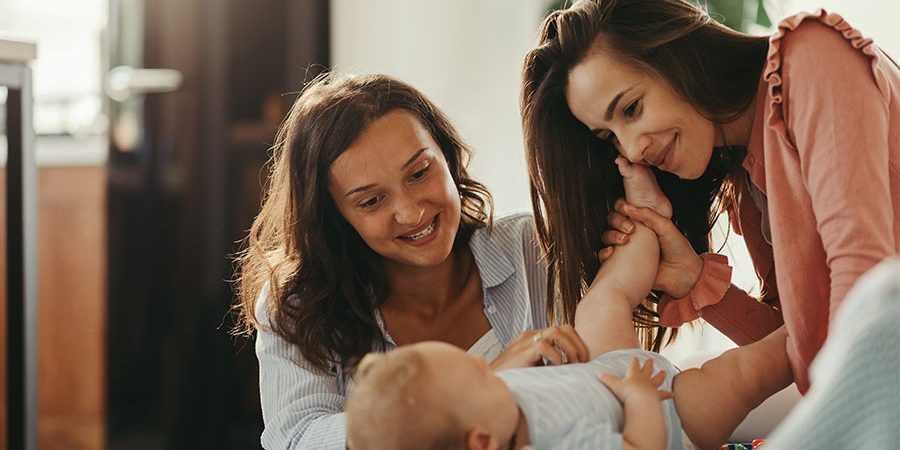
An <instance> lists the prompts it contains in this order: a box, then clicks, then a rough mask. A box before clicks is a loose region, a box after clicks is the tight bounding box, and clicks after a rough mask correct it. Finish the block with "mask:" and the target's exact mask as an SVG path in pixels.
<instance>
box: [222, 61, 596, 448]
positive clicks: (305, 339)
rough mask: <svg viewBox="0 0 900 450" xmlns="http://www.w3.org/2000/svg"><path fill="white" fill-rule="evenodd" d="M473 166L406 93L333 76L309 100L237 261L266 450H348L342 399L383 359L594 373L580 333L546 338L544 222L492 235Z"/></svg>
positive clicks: (393, 85)
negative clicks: (370, 359)
mask: <svg viewBox="0 0 900 450" xmlns="http://www.w3.org/2000/svg"><path fill="white" fill-rule="evenodd" d="M469 154H470V152H469V149H468V148H467V147H466V146H465V145H464V144H463V143H462V141H461V139H460V138H459V136H458V135H457V133H456V131H455V130H454V129H453V127H452V126H451V124H450V122H449V120H448V119H447V118H446V117H445V116H444V115H443V113H441V111H440V110H439V109H438V108H437V107H436V106H435V105H434V104H432V103H431V102H430V101H429V100H428V99H427V98H425V97H424V96H423V95H422V94H421V93H420V92H419V91H417V90H416V89H415V88H413V87H412V86H410V85H408V84H406V83H403V82H401V81H399V80H396V79H392V78H389V77H386V76H382V75H359V76H350V77H342V76H337V75H326V76H323V77H320V78H319V79H317V80H314V81H313V82H311V83H310V84H308V85H307V86H306V88H305V89H304V90H303V93H302V94H301V95H300V96H299V97H298V98H297V100H296V102H295V103H294V106H293V108H292V110H291V112H290V113H289V114H288V117H287V118H286V119H285V121H284V123H283V124H282V127H281V130H280V132H279V136H278V140H277V144H276V146H275V149H274V157H273V161H272V173H271V175H270V178H269V181H268V187H267V190H268V191H267V194H266V198H265V201H264V203H263V206H262V210H261V212H260V214H259V216H258V217H257V218H256V220H255V221H254V223H253V227H252V229H251V231H250V236H249V238H248V243H247V248H246V250H245V252H244V253H243V254H242V255H241V257H240V260H239V264H240V284H239V287H240V299H241V304H240V306H239V308H240V310H241V312H242V314H243V316H244V318H245V321H244V329H243V331H245V332H247V333H253V332H255V333H256V354H257V357H258V358H259V366H260V372H259V377H260V392H261V400H262V412H263V421H264V422H265V431H264V432H263V435H262V444H263V447H266V448H280V449H283V448H308V449H344V448H345V447H346V444H345V434H346V433H345V421H346V419H345V414H344V412H343V408H344V398H345V396H346V394H347V392H348V386H349V385H350V384H351V383H352V375H353V373H354V371H355V368H356V366H357V364H358V363H359V360H360V358H362V356H363V355H365V354H366V353H368V352H370V351H373V350H374V351H389V350H393V349H395V348H396V347H398V346H401V345H405V344H410V343H415V342H421V341H425V340H437V341H442V342H445V343H448V344H450V345H453V346H456V347H459V348H462V349H467V350H468V351H469V353H472V354H475V355H478V356H481V357H483V358H485V359H486V360H488V361H491V367H492V368H493V369H495V370H496V369H501V368H512V367H526V366H532V365H537V364H541V363H542V362H543V361H544V360H547V361H550V362H552V363H554V364H562V363H564V362H579V361H584V360H586V359H587V357H588V355H587V349H586V347H585V346H584V344H583V342H582V341H581V339H580V338H579V337H578V335H577V334H576V333H575V331H574V328H572V327H569V326H559V327H556V326H554V327H547V319H546V317H547V316H546V315H545V314H546V301H545V298H546V297H545V296H546V292H547V290H546V289H547V286H546V266H545V265H544V264H543V260H542V256H541V252H540V249H539V248H538V247H537V240H536V238H535V236H534V232H533V222H532V220H531V216H530V215H527V214H517V215H510V216H506V217H499V218H497V219H496V220H492V216H491V209H490V208H491V196H490V194H489V193H488V192H487V191H486V190H485V188H484V186H483V185H481V184H480V183H479V182H477V181H475V180H473V179H472V178H471V177H470V176H469V174H468V172H467V169H466V167H467V163H468V159H469ZM534 329H540V330H539V331H534ZM374 413H376V412H374V411H373V414H374Z"/></svg>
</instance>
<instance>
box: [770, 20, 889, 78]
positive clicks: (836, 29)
mask: <svg viewBox="0 0 900 450" xmlns="http://www.w3.org/2000/svg"><path fill="white" fill-rule="evenodd" d="M884 58H885V54H884V53H883V52H882V51H881V50H880V49H878V48H877V47H876V46H875V45H874V43H873V41H872V39H869V38H866V37H864V36H863V34H862V33H861V32H860V31H859V30H857V29H856V28H854V27H853V26H852V25H850V23H849V22H847V21H846V20H844V18H843V17H842V16H841V15H840V14H836V13H832V12H828V11H826V10H824V9H819V10H818V11H816V12H814V13H808V12H804V13H799V14H795V15H793V16H790V17H788V18H786V19H784V20H782V21H781V22H780V23H779V24H778V27H777V28H776V31H775V33H774V34H773V35H772V36H771V37H770V38H769V52H768V56H767V59H766V67H765V71H764V72H763V78H765V79H766V80H768V81H769V83H770V84H773V85H776V86H777V85H780V84H782V81H787V79H788V78H791V77H807V76H809V77H822V76H829V75H831V76H839V75H838V74H837V73H835V71H834V70H830V69H833V68H835V67H841V66H843V65H846V64H847V63H848V62H850V60H854V59H855V60H857V61H858V62H861V63H868V62H871V64H870V67H872V69H873V70H876V71H877V70H878V69H877V68H878V67H879V64H880V62H881V60H882V59H884ZM783 78H784V80H783ZM876 78H877V77H876Z"/></svg>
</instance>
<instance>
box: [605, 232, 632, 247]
mask: <svg viewBox="0 0 900 450" xmlns="http://www.w3.org/2000/svg"><path fill="white" fill-rule="evenodd" d="M600 241H601V242H603V243H604V244H606V245H622V244H624V243H626V242H628V235H627V234H625V233H622V232H620V231H616V230H609V231H606V232H604V233H603V234H602V235H601V236H600Z"/></svg>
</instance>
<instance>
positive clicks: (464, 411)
mask: <svg viewBox="0 0 900 450" xmlns="http://www.w3.org/2000/svg"><path fill="white" fill-rule="evenodd" d="M616 164H617V165H618V167H619V171H620V173H621V174H622V176H623V178H624V183H625V192H626V199H627V200H628V202H629V203H632V204H635V205H637V206H648V207H651V208H654V209H655V210H656V211H657V212H659V213H660V214H664V215H667V216H671V205H670V204H669V202H668V200H667V199H666V197H665V196H664V195H663V194H662V192H660V191H659V187H658V186H657V184H656V180H655V178H654V177H653V174H652V172H650V170H649V169H648V168H647V167H644V166H640V165H634V164H630V163H628V162H627V161H626V160H625V159H624V158H619V159H617V160H616ZM658 262H659V247H658V243H657V239H656V236H655V235H654V234H653V232H652V231H651V230H649V229H647V228H645V227H643V226H641V225H638V229H637V230H635V232H634V233H633V234H632V237H631V242H630V243H629V244H628V245H626V246H622V247H620V248H618V249H616V252H615V253H614V254H613V256H612V257H611V258H610V259H609V260H607V262H605V263H604V264H603V266H602V267H601V268H600V271H599V272H598V273H597V276H596V277H595V278H594V280H593V282H592V284H591V286H590V287H589V288H588V290H587V292H586V293H585V295H584V297H583V299H582V300H581V302H580V303H579V305H578V307H577V309H576V313H575V329H576V330H577V331H578V333H579V334H580V335H581V337H582V339H583V340H584V342H585V344H586V345H587V346H588V349H589V350H590V353H591V361H589V362H587V363H579V364H569V365H563V366H552V367H534V368H527V369H514V370H507V371H503V372H500V373H496V374H495V373H492V372H491V371H490V370H489V369H488V366H487V364H486V363H485V361H484V360H483V359H481V358H478V357H473V356H470V355H468V354H466V353H465V351H463V350H461V349H459V348H456V347H454V346H451V345H448V344H444V343H439V342H424V343H419V344H414V345H409V346H405V347H401V348H399V349H397V350H395V351H393V352H390V353H383V354H374V353H373V354H369V355H367V356H366V357H365V358H364V359H363V361H362V362H361V363H360V365H359V368H358V372H357V377H358V379H357V384H356V386H355V388H354V390H353V391H352V392H351V393H350V397H349V399H348V401H347V444H348V448H350V449H352V450H364V449H424V448H429V449H468V450H473V449H485V450H486V449H520V448H534V449H578V450H581V449H619V448H622V449H664V448H668V449H681V448H694V446H696V447H699V448H703V449H706V448H709V449H713V448H719V446H720V445H721V444H722V443H723V442H725V441H726V440H727V438H728V436H729V435H730V434H731V432H732V431H733V430H734V429H735V428H736V427H737V425H738V424H739V423H740V422H741V421H742V420H743V418H744V417H746V415H747V414H748V413H749V412H750V411H751V410H752V409H753V408H755V407H756V406H758V405H759V404H760V403H762V401H763V400H765V399H766V398H768V397H769V396H770V395H772V394H774V393H775V392H778V391H779V390H781V389H782V388H784V387H786V386H787V385H789V384H790V383H791V381H792V380H791V372H790V369H789V366H788V362H787V357H786V355H785V335H784V332H783V330H778V331H776V332H774V333H772V334H771V335H769V336H768V337H766V338H765V339H763V340H761V341H759V342H756V343H754V344H751V345H748V346H745V347H742V348H738V349H733V350H729V351H727V352H725V353H724V354H722V355H721V356H720V357H718V358H715V359H713V360H711V361H709V362H707V363H706V364H704V365H703V366H702V367H701V368H699V369H690V370H686V371H684V372H681V373H678V369H676V368H675V367H674V366H673V365H672V364H671V363H670V362H669V361H668V360H666V359H665V358H663V357H662V356H660V355H659V354H656V353H652V352H647V351H644V350H641V349H640V346H639V342H638V339H637V335H636V333H635V330H634V327H633V324H632V316H631V311H632V309H633V308H634V307H635V306H636V305H637V304H638V303H640V301H641V300H642V299H643V298H644V297H645V296H646V294H647V292H649V290H650V288H651V286H652V283H653V279H654V277H655V271H656V269H655V268H656V267H657V265H658ZM648 268H652V269H648ZM654 367H656V368H657V369H659V370H658V371H655V370H654ZM676 373H677V375H676ZM598 376H599V377H600V380H598V379H597V378H598ZM601 381H602V383H601ZM669 399H672V400H669ZM723 404H725V405H727V406H724V407H723V406H722V405H723Z"/></svg>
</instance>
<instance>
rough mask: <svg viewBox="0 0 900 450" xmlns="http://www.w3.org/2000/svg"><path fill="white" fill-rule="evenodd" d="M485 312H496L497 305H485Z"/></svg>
mask: <svg viewBox="0 0 900 450" xmlns="http://www.w3.org/2000/svg"><path fill="white" fill-rule="evenodd" d="M487 312H488V314H494V313H496V312H497V307H495V306H494V305H489V306H488V307H487Z"/></svg>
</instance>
